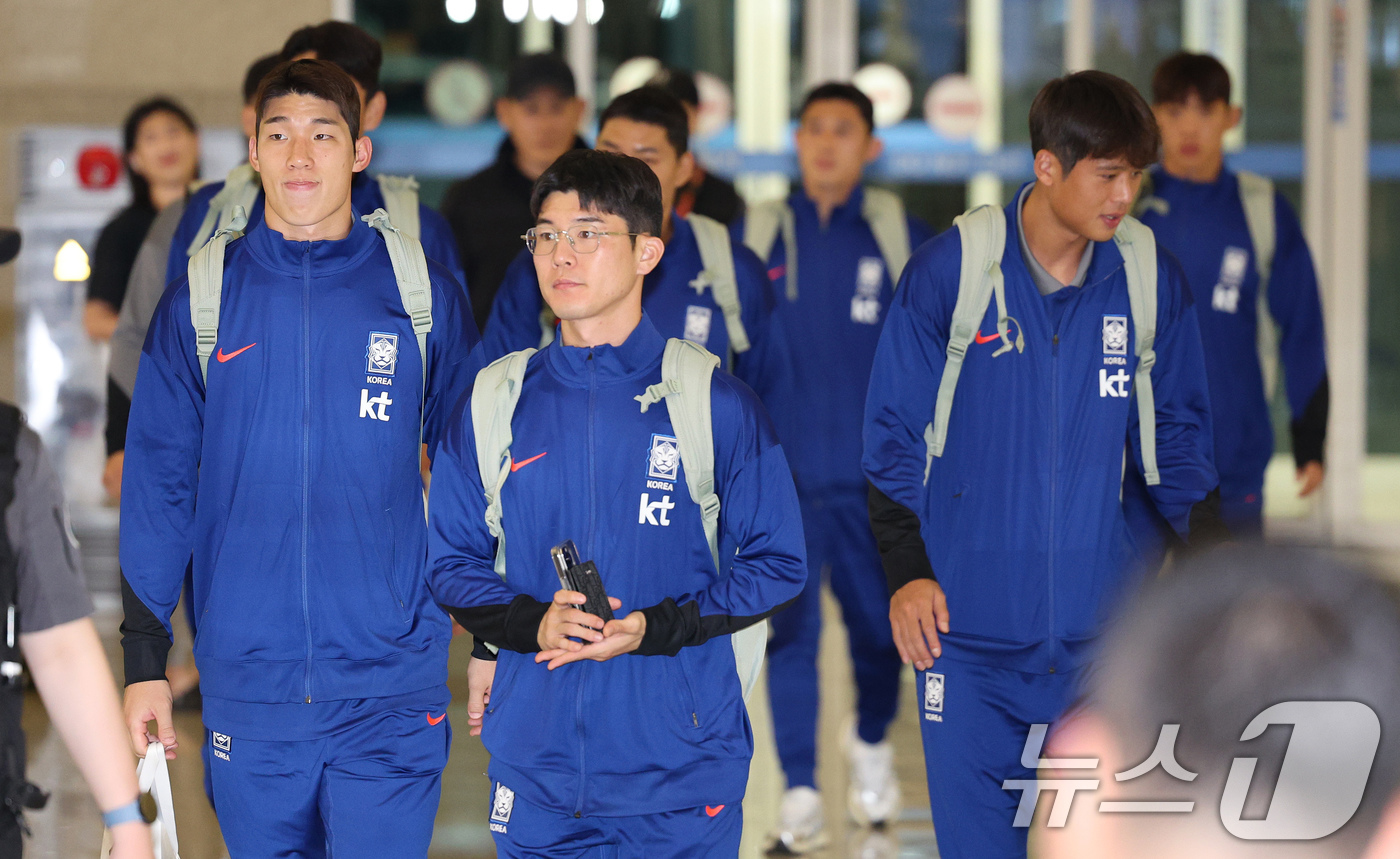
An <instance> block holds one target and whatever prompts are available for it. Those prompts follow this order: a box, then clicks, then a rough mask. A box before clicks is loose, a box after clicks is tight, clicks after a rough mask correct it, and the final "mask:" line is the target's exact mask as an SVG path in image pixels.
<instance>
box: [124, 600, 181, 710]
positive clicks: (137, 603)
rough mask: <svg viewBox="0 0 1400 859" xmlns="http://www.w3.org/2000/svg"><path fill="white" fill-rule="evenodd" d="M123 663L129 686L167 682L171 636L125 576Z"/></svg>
mask: <svg viewBox="0 0 1400 859" xmlns="http://www.w3.org/2000/svg"><path fill="white" fill-rule="evenodd" d="M122 609H123V612H124V615H125V616H124V617H123V618H122V625H121V633H122V664H123V669H124V671H125V674H126V685H127V686H130V685H131V684H133V683H144V682H146V681H147V680H164V679H166V678H165V662H166V658H167V657H168V656H169V655H170V643H171V642H170V634H169V633H168V632H166V631H165V624H164V623H162V622H161V621H160V619H159V618H157V617H156V615H155V612H153V611H151V610H150V608H148V607H147V606H146V604H145V603H144V602H142V601H141V598H140V597H138V596H137V595H136V592H135V591H133V590H132V589H131V585H130V584H128V583H127V581H126V576H125V575H123V576H122Z"/></svg>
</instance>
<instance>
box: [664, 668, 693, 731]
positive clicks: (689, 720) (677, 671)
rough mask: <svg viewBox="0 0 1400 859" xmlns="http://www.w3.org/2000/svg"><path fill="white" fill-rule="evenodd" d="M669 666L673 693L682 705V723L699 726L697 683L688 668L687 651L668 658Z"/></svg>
mask: <svg viewBox="0 0 1400 859" xmlns="http://www.w3.org/2000/svg"><path fill="white" fill-rule="evenodd" d="M667 668H668V669H669V672H670V674H671V688H672V689H673V690H674V692H673V695H674V697H675V699H676V701H677V703H678V705H679V707H680V712H681V720H682V724H683V725H684V726H685V727H687V728H691V729H694V728H699V727H700V708H699V706H698V705H697V704H696V698H695V684H694V683H692V682H691V679H690V672H689V670H687V668H686V660H685V651H684V650H682V651H681V652H680V653H677V654H676V655H675V656H673V657H670V658H668V659H667Z"/></svg>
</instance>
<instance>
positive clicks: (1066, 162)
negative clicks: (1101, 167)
mask: <svg viewBox="0 0 1400 859" xmlns="http://www.w3.org/2000/svg"><path fill="white" fill-rule="evenodd" d="M1030 126H1031V152H1032V153H1035V152H1039V151H1040V150H1042V149H1048V150H1049V151H1050V152H1052V153H1054V155H1055V157H1056V158H1058V159H1060V165H1061V166H1062V167H1063V168H1064V171H1065V173H1069V172H1070V171H1071V170H1073V169H1074V165H1075V164H1078V163H1079V162H1080V161H1081V160H1082V159H1085V158H1123V159H1124V160H1126V161H1127V162H1128V163H1129V164H1131V165H1133V166H1134V167H1138V168H1142V167H1146V166H1148V165H1149V164H1152V163H1153V162H1155V161H1156V160H1157V153H1158V151H1159V150H1160V149H1161V148H1162V133H1161V132H1160V131H1159V130H1158V129H1157V120H1156V118H1155V117H1153V115H1152V109H1151V108H1150V107H1148V106H1147V102H1146V101H1144V100H1143V98H1142V95H1141V94H1139V93H1138V91H1137V90H1136V89H1134V88H1133V85H1132V84H1130V83H1128V82H1127V81H1125V80H1123V79H1122V78H1120V77H1117V76H1116V75H1111V74H1109V73H1108V72H1101V71H1096V70H1091V71H1084V72H1075V73H1074V74H1072V75H1065V76H1064V77H1061V78H1056V79H1054V80H1052V81H1050V82H1049V83H1047V84H1046V85H1045V86H1043V87H1041V88H1040V92H1038V93H1036V96H1035V101H1033V102H1032V103H1031V116H1030Z"/></svg>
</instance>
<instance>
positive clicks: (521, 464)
mask: <svg viewBox="0 0 1400 859" xmlns="http://www.w3.org/2000/svg"><path fill="white" fill-rule="evenodd" d="M545 453H549V451H545V452H544V453H537V454H535V455H534V456H532V457H530V458H529V459H522V460H520V461H519V462H512V463H511V464H510V470H511V471H512V472H515V471H519V470H520V469H522V468H524V467H525V466H527V465H529V464H530V463H532V462H534V461H535V460H537V459H539V458H540V457H542V456H544V454H545Z"/></svg>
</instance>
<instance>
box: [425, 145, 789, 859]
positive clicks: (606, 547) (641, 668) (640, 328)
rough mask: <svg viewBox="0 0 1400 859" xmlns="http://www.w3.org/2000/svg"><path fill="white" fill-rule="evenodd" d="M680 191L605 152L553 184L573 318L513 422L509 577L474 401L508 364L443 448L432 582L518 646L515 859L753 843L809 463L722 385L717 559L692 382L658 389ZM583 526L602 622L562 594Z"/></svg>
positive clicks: (471, 625) (553, 287)
mask: <svg viewBox="0 0 1400 859" xmlns="http://www.w3.org/2000/svg"><path fill="white" fill-rule="evenodd" d="M661 201H662V193H661V185H660V184H659V182H658V180H657V178H656V176H655V174H654V173H653V172H652V171H651V170H649V169H647V167H646V165H645V164H643V163H642V162H641V161H639V160H636V159H633V158H629V157H625V156H622V155H618V154H614V153H608V152H598V151H593V150H575V151H573V152H570V153H568V154H566V155H564V156H562V157H561V158H560V159H559V160H558V161H556V162H555V163H554V164H553V165H552V166H551V167H550V168H549V169H548V170H546V171H545V172H544V173H543V174H542V175H541V176H540V178H539V180H537V182H536V185H535V191H534V196H533V199H532V204H531V207H532V208H533V209H534V211H535V212H536V226H535V227H534V229H533V230H532V231H531V233H532V235H531V238H530V240H529V241H530V244H531V246H532V250H533V253H534V254H535V256H534V261H535V269H536V272H537V273H538V275H539V278H540V283H541V288H542V290H543V291H544V296H545V298H546V300H547V301H548V302H549V305H550V307H551V309H552V310H553V311H554V313H555V315H556V317H557V318H558V319H560V320H561V323H560V328H559V334H560V336H559V337H558V338H556V339H555V340H554V341H553V342H552V343H550V344H549V346H548V347H546V348H544V349H542V350H540V351H539V352H538V353H535V354H533V355H531V356H530V357H529V359H528V364H527V365H526V366H525V368H524V376H523V382H522V383H521V384H520V385H519V387H518V388H516V389H515V390H518V395H519V401H518V403H517V404H516V405H515V407H514V412H513V420H509V421H507V422H506V423H507V424H508V427H509V430H510V431H511V433H512V437H511V440H510V442H509V444H510V447H509V451H508V458H503V462H502V465H501V474H502V475H503V476H504V478H505V481H504V484H503V485H501V484H498V486H499V487H500V488H499V493H500V494H499V496H497V497H498V498H499V502H500V516H499V519H498V521H499V522H500V528H501V529H502V533H503V537H502V540H503V541H504V545H505V552H504V567H503V569H504V573H503V575H497V572H496V569H495V564H496V553H497V550H498V547H499V545H500V544H499V542H498V541H497V540H496V539H495V538H493V537H492V534H491V532H490V531H489V530H488V525H487V522H486V513H487V509H488V504H487V501H486V500H485V492H484V489H483V484H482V480H481V477H480V464H479V461H478V453H477V451H478V446H479V445H481V444H482V443H483V439H482V438H481V437H479V436H478V435H477V431H476V428H475V426H474V423H475V422H474V420H473V412H474V411H475V410H476V408H477V403H476V399H477V398H479V397H499V396H500V395H501V392H502V391H503V390H504V389H505V388H506V387H507V386H506V385H505V384H504V383H502V384H501V385H499V386H494V385H493V386H490V387H489V389H487V388H486V387H485V386H484V385H483V383H482V382H480V381H478V383H477V386H476V389H475V391H474V392H473V394H472V397H471V398H469V399H468V400H467V401H466V402H464V403H463V404H462V405H461V407H460V408H459V409H457V411H456V414H455V415H454V417H453V419H452V422H451V424H450V426H449V429H448V432H447V435H446V437H445V438H444V440H443V443H442V446H441V448H440V450H439V453H438V459H437V463H436V468H435V470H434V478H433V497H432V505H431V510H430V522H429V554H430V565H431V573H430V576H431V582H432V589H433V593H434V595H435V596H436V597H437V599H438V600H439V602H441V603H442V604H443V605H445V606H450V607H451V608H450V609H449V610H450V611H451V612H452V614H453V616H454V617H456V619H457V620H458V622H460V623H461V624H462V625H463V626H465V627H466V628H467V629H468V630H469V631H471V632H472V633H473V634H474V635H475V636H476V637H477V638H478V640H483V641H485V642H489V643H490V644H492V645H494V646H496V647H499V648H500V654H499V655H500V660H499V666H498V673H497V675H496V679H495V684H494V688H493V690H492V692H491V697H490V706H489V709H488V710H487V712H486V715H485V725H484V730H483V733H482V739H483V741H484V742H485V744H486V748H487V749H488V750H489V751H490V752H491V768H490V771H489V776H490V778H491V781H492V791H493V793H492V804H491V815H490V826H491V831H492V835H493V837H494V838H495V840H496V849H497V852H498V854H499V855H500V856H502V857H526V856H529V857H540V856H569V857H600V859H601V857H619V856H647V857H681V856H694V857H702V856H703V857H717V856H736V855H737V852H738V846H739V836H740V832H741V828H742V810H741V808H740V802H741V800H742V799H743V796H744V787H745V783H746V780H747V778H748V769H749V759H750V757H751V755H752V753H753V738H752V734H751V731H750V728H749V723H748V717H747V714H746V712H745V709H744V703H743V700H742V698H741V694H740V682H739V674H738V672H737V671H736V652H735V648H734V646H733V645H732V644H731V634H732V633H736V632H738V631H740V630H742V629H745V628H747V627H750V626H752V625H753V624H754V623H757V622H758V621H759V620H761V619H762V618H764V617H767V616H768V615H770V614H772V613H773V612H774V611H776V610H778V609H779V608H781V607H782V606H783V605H785V604H786V603H788V602H790V601H791V600H793V599H794V598H795V597H796V596H797V594H798V593H799V592H800V591H801V589H802V583H803V580H804V579H805V577H806V567H805V563H804V559H803V550H802V542H803V541H802V525H801V520H800V519H799V518H798V504H797V494H796V491H795V489H794V488H793V483H792V475H791V473H790V471H789V469H788V464H787V460H786V459H785V457H784V456H783V451H782V448H781V447H780V446H779V445H778V441H777V437H776V435H775V433H774V432H773V429H772V425H771V424H770V422H769V420H768V418H767V416H766V414H765V412H764V410H763V407H762V405H761V404H760V403H759V400H758V398H757V397H756V396H755V395H754V393H753V392H752V391H750V390H749V389H748V388H747V387H746V386H745V385H744V384H743V383H741V382H739V381H738V380H737V379H735V378H734V377H733V376H730V375H729V374H727V373H724V372H722V371H718V370H716V371H715V372H714V374H713V377H712V379H711V382H710V390H709V398H710V403H711V408H712V411H713V419H712V427H713V445H714V492H715V493H717V494H718V496H719V499H720V508H719V513H718V516H719V519H718V547H719V548H718V557H719V564H718V565H716V563H715V561H714V560H713V559H712V555H711V549H710V546H709V544H708V542H707V537H706V534H705V532H704V528H703V526H702V515H701V510H700V508H699V507H698V506H697V505H696V504H695V503H694V502H693V501H692V500H691V497H690V495H689V492H688V491H687V488H686V486H687V479H686V475H685V473H684V469H685V467H686V466H685V462H686V461H687V460H686V458H685V453H684V450H683V449H682V451H681V459H680V460H679V461H677V459H676V457H675V451H676V449H677V448H676V444H677V438H678V436H681V435H684V433H682V432H681V431H680V430H678V429H677V426H678V425H679V424H680V420H681V419H680V418H678V417H673V413H672V411H671V408H672V400H671V399H670V398H669V397H668V398H667V399H666V400H665V401H664V402H662V403H659V404H655V405H652V406H651V408H649V409H647V410H645V411H643V410H642V409H641V408H639V406H638V401H639V400H645V399H646V396H645V395H646V394H647V392H648V388H649V387H652V386H656V387H661V380H662V355H663V350H664V349H665V348H666V340H665V338H663V337H662V335H661V334H660V333H659V332H658V331H657V329H656V326H654V325H653V324H652V322H651V319H650V317H649V316H648V315H647V314H645V313H643V310H642V289H643V286H642V283H643V279H644V277H645V276H646V274H647V273H648V272H650V271H652V270H653V269H654V268H655V266H656V264H657V263H658V262H659V261H660V259H661V257H662V253H663V251H664V245H663V244H662V242H661V240H660V239H659V238H658V237H657V233H659V232H660V231H661V223H662V212H663V211H664V209H663V208H662V203H661ZM673 348H674V347H673ZM697 351H698V350H697ZM707 357H708V356H707ZM497 366H500V365H497ZM492 369H496V368H488V371H489V370H492ZM484 372H485V371H484ZM654 390H655V388H653V391H654ZM682 393H683V394H686V395H688V396H692V397H693V396H696V394H697V392H694V391H691V392H684V391H683V392H682ZM496 414H499V413H498V412H497V413H496ZM496 425H497V424H496V423H495V422H493V423H492V426H496ZM507 465H508V466H509V467H508V470H507V468H506V466H507ZM493 470H494V464H493ZM639 504H640V511H641V512H640V514H639V512H638V511H639ZM565 539H572V540H575V541H577V543H578V548H579V550H580V553H581V554H582V557H583V558H584V559H591V560H593V561H594V562H595V563H596V564H597V569H598V571H599V573H600V576H601V579H602V584H603V587H604V588H605V589H606V591H607V593H608V594H609V596H610V597H611V606H612V609H613V611H614V612H615V613H616V619H614V620H611V621H608V622H607V623H606V625H605V624H604V623H603V622H602V620H601V619H600V618H598V617H597V616H594V615H591V614H588V613H586V612H584V611H582V610H581V609H577V608H574V607H573V605H572V604H574V603H579V602H581V601H582V596H583V595H582V594H579V593H576V592H572V591H568V590H560V585H559V579H558V577H557V576H556V573H555V570H554V568H553V565H552V563H551V558H550V549H551V547H552V546H555V545H556V544H559V543H561V542H562V541H564V540H565ZM716 566H718V569H717V568H716ZM759 647H761V644H758V645H755V652H758V648H759Z"/></svg>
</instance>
